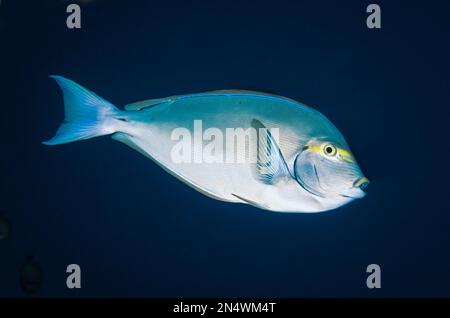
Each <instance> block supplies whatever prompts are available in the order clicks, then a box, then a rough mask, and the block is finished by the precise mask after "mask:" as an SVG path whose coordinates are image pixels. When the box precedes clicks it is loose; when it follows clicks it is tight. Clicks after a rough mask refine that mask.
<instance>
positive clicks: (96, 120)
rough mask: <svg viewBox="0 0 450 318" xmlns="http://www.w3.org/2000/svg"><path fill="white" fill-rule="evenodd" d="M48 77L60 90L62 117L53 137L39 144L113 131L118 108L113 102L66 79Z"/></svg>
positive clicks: (74, 139) (64, 141)
mask: <svg viewBox="0 0 450 318" xmlns="http://www.w3.org/2000/svg"><path fill="white" fill-rule="evenodd" d="M50 77H51V78H53V79H55V80H56V82H57V83H58V85H59V87H60V88H61V90H62V91H63V94H64V114H65V119H64V121H63V123H62V124H61V126H60V127H59V129H58V131H57V132H56V134H55V136H54V137H53V138H52V139H50V140H48V141H45V142H43V144H45V145H59V144H64V143H67V142H72V141H77V140H83V139H89V138H93V137H97V136H102V135H109V134H112V133H114V132H115V131H116V129H115V127H114V123H115V122H116V120H115V119H114V116H115V115H117V114H118V113H119V112H120V111H119V110H118V109H117V108H116V107H115V106H114V105H113V104H111V103H110V102H108V101H106V100H104V99H103V98H101V97H99V96H98V95H96V94H95V93H93V92H91V91H89V90H87V89H86V88H84V87H82V86H80V85H78V84H77V83H75V82H73V81H71V80H69V79H67V78H64V77H62V76H50Z"/></svg>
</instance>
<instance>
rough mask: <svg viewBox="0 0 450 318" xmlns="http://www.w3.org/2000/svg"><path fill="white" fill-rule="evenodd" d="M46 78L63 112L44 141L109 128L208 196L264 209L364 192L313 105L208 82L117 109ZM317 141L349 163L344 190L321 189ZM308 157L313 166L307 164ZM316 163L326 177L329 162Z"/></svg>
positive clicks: (317, 205) (316, 207)
mask: <svg viewBox="0 0 450 318" xmlns="http://www.w3.org/2000/svg"><path fill="white" fill-rule="evenodd" d="M54 78H55V80H56V81H57V82H58V84H59V85H60V87H61V88H62V90H63V93H64V101H65V114H66V120H65V122H64V123H63V125H62V126H61V127H60V129H59V130H58V132H57V134H56V136H55V137H54V138H52V139H51V140H49V141H47V142H45V143H46V144H49V145H55V144H61V143H66V142H71V141H76V140H81V139H88V138H92V137H95V136H101V135H108V134H112V138H113V139H115V140H117V141H120V142H122V143H124V144H126V145H128V146H130V147H131V148H133V149H135V150H137V151H139V152H140V153H142V154H144V155H145V156H147V157H148V158H150V159H152V160H154V161H155V162H156V163H157V164H159V165H160V166H161V167H163V168H164V169H165V170H166V171H168V172H169V173H170V174H172V175H174V176H176V177H177V178H178V179H180V180H181V181H183V182H184V183H186V184H187V185H189V186H191V187H193V188H195V189H196V190H198V191H199V192H201V193H203V194H205V195H207V196H209V197H212V198H215V199H218V200H223V201H228V202H237V203H247V204H251V205H254V206H256V207H259V208H262V209H266V210H271V211H279V212H320V211H326V210H330V209H333V208H336V207H338V206H341V205H343V204H345V203H348V202H350V201H351V200H353V199H354V198H357V197H362V196H363V194H364V192H362V190H361V188H360V187H359V185H358V187H354V186H353V185H354V183H355V182H357V181H358V182H360V183H367V182H366V180H367V179H365V177H363V176H362V173H361V171H360V169H359V167H358V166H357V164H356V161H354V158H353V156H352V155H351V152H350V151H349V148H348V145H347V143H346V141H345V139H344V137H343V136H342V134H341V133H340V132H339V131H338V130H337V128H336V127H335V126H334V125H333V124H332V123H331V122H330V121H329V120H328V119H327V118H326V117H325V116H323V115H322V114H321V113H319V112H318V111H316V110H314V109H313V108H311V107H308V106H305V105H303V104H301V103H298V102H296V101H294V100H291V99H288V98H285V97H280V96H276V95H270V94H265V93H260V92H251V91H213V92H207V93H198V94H190V95H181V96H172V97H167V98H160V99H152V100H146V101H141V102H137V103H132V104H128V105H125V107H124V108H125V110H119V109H118V108H116V107H115V106H113V105H112V104H111V103H109V102H108V101H106V100H104V99H102V98H101V97H99V96H97V95H96V94H95V93H92V92H91V91H89V90H87V89H85V88H83V87H81V86H79V85H78V84H76V83H74V82H72V81H70V80H68V79H65V78H63V77H59V76H55V77H54ZM324 145H331V146H333V149H336V155H337V154H338V153H339V156H342V158H345V157H346V159H347V162H346V164H347V165H348V166H350V164H351V169H347V170H346V178H347V179H349V178H351V180H346V181H349V182H347V183H348V187H349V189H350V190H348V191H347V189H346V190H345V191H347V192H348V193H347V192H346V193H337V192H336V191H335V192H336V193H334V192H333V191H329V189H328V188H329V187H328V188H327V187H326V186H325V185H326V184H325V182H324V183H323V184H321V185H317V184H318V182H317V180H319V179H318V178H319V173H320V172H318V171H317V167H320V166H321V165H323V163H321V161H320V160H321V158H319V157H318V156H317V155H315V154H316V153H319V152H321V151H322V150H321V149H319V148H320V147H324ZM304 158H306V159H304ZM312 162H314V164H313V163H312ZM343 162H344V161H343ZM325 163H326V164H328V163H327V162H325ZM312 165H313V166H314V170H315V172H314V173H308V169H310V167H311V166H312ZM324 167H325V169H323V171H324V172H326V173H324V177H323V180H326V178H325V177H328V176H329V174H330V173H329V172H327V171H328V170H330V168H329V167H328V166H326V165H325V166H324ZM327 167H328V168H327ZM341 168H342V167H341ZM347 168H348V167H347ZM299 169H301V171H303V172H301V171H299ZM327 169H328V170H327ZM333 169H335V168H333ZM310 170H311V169H310ZM350 170H351V171H350ZM319 171H322V170H320V169H319ZM349 171H350V172H349ZM302 175H303V177H302ZM316 179H317V180H316ZM328 179H329V178H328ZM335 179H336V178H335ZM341 179H342V178H341ZM361 180H363V181H361ZM341 181H342V180H339V179H336V180H335V182H340V183H342V182H341ZM331 184H332V183H331Z"/></svg>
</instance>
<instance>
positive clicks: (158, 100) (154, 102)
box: [124, 89, 299, 110]
mask: <svg viewBox="0 0 450 318" xmlns="http://www.w3.org/2000/svg"><path fill="white" fill-rule="evenodd" d="M228 94H230V95H233V94H241V95H259V96H267V97H272V98H280V99H284V100H287V101H290V102H293V103H296V104H299V103H298V102H297V101H295V100H293V99H290V98H287V97H283V96H279V95H275V94H270V93H263V92H257V91H250V90H239V89H224V90H215V91H209V92H204V93H197V94H187V95H177V96H170V97H164V98H154V99H146V100H143V101H139V102H134V103H131V104H127V105H125V106H124V107H125V110H141V109H143V108H146V107H151V106H155V105H158V104H162V103H167V102H170V103H171V102H174V101H175V100H179V99H183V98H188V97H198V96H209V95H211V96H212V95H228Z"/></svg>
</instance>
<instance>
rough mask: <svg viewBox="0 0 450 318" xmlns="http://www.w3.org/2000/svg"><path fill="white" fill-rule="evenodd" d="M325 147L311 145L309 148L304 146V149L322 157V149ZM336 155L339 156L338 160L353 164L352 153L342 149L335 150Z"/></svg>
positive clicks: (322, 145)
mask: <svg viewBox="0 0 450 318" xmlns="http://www.w3.org/2000/svg"><path fill="white" fill-rule="evenodd" d="M326 145H327V144H319V145H311V146H306V147H305V149H309V150H311V151H314V152H315V153H318V154H319V155H323V154H324V151H323V148H324V146H326ZM337 155H338V156H339V158H341V159H342V160H344V161H346V162H350V163H353V162H355V160H354V159H353V155H352V153H351V152H350V151H348V150H345V149H342V148H337Z"/></svg>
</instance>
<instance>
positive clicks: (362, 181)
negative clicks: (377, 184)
mask: <svg viewBox="0 0 450 318" xmlns="http://www.w3.org/2000/svg"><path fill="white" fill-rule="evenodd" d="M369 183H370V181H369V179H367V178H366V177H360V178H358V179H356V181H355V182H354V183H353V187H354V188H359V189H361V190H364V189H365V188H367V186H368V185H369Z"/></svg>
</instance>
